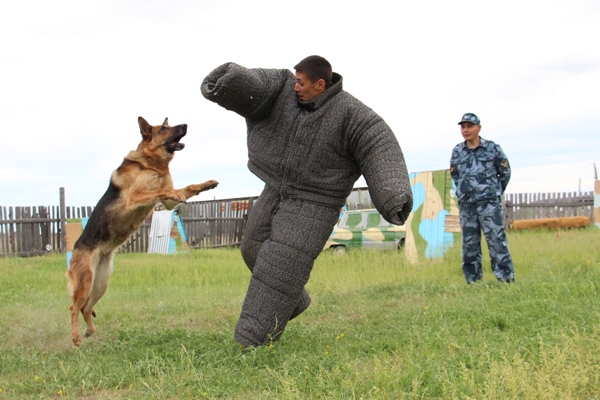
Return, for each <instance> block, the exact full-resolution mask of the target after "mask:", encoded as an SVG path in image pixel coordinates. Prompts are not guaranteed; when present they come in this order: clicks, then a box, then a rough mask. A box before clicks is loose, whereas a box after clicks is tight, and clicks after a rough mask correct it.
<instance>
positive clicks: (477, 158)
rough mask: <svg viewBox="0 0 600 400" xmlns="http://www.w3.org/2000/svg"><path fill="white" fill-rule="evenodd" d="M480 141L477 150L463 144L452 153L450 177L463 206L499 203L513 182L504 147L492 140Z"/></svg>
mask: <svg viewBox="0 0 600 400" xmlns="http://www.w3.org/2000/svg"><path fill="white" fill-rule="evenodd" d="M480 139H481V142H480V143H479V146H477V147H476V148H474V149H469V148H468V147H467V145H466V143H465V142H462V143H459V144H457V145H456V146H455V147H454V150H452V157H451V158H450V175H451V176H452V180H453V181H454V184H455V185H456V192H457V196H458V201H459V204H465V203H470V204H475V203H478V202H481V201H491V200H492V201H498V200H499V199H500V196H501V195H502V193H504V190H506V186H507V185H508V181H509V180H510V165H509V163H508V159H507V158H506V155H504V152H503V151H502V148H501V147H500V146H499V145H497V144H496V143H494V142H492V141H491V140H485V139H483V138H480Z"/></svg>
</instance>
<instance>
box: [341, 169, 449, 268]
mask: <svg viewBox="0 0 600 400" xmlns="http://www.w3.org/2000/svg"><path fill="white" fill-rule="evenodd" d="M409 177H410V185H411V189H412V192H413V209H412V212H411V213H410V216H409V217H408V220H407V221H406V224H405V225H406V239H405V247H404V253H405V255H406V257H407V258H408V260H409V261H411V262H417V261H418V259H419V257H426V258H430V259H435V258H441V257H443V256H444V254H446V252H447V251H448V249H450V248H451V247H453V246H455V245H460V240H461V236H460V222H459V217H458V202H457V199H456V196H455V191H456V187H455V186H454V182H453V181H452V178H451V176H450V170H448V169H445V170H438V171H426V172H414V173H411V174H410V175H409ZM347 206H348V208H349V209H351V210H353V209H364V208H373V207H374V206H373V204H372V202H371V198H370V196H369V190H368V188H357V189H355V190H353V191H352V193H351V194H350V196H348V199H347Z"/></svg>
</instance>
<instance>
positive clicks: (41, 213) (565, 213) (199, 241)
mask: <svg viewBox="0 0 600 400" xmlns="http://www.w3.org/2000/svg"><path fill="white" fill-rule="evenodd" d="M257 199H258V197H248V198H235V199H224V200H209V201H196V202H189V203H188V204H184V205H181V206H180V207H179V208H178V212H179V216H180V218H181V221H182V223H183V225H184V227H185V231H186V233H187V237H188V243H189V245H190V247H191V248H203V247H222V246H237V245H239V244H240V243H241V240H242V235H243V233H244V228H245V225H246V218H247V215H248V213H249V212H250V210H251V209H252V207H253V205H254V203H255V202H256V200H257ZM504 205H505V207H506V208H505V211H506V221H507V225H508V226H510V223H511V222H512V221H515V220H522V219H538V218H553V217H570V216H588V217H590V219H593V216H594V201H593V193H592V192H585V193H541V194H539V193H535V194H532V193H518V194H505V195H504ZM92 210H93V207H89V206H86V207H67V206H66V205H65V204H64V191H63V190H62V189H61V205H60V206H58V207H57V206H51V207H47V206H38V207H0V256H36V255H42V254H46V253H50V252H65V251H66V240H65V235H64V234H65V229H63V227H64V226H65V224H66V223H68V220H70V219H75V218H77V219H79V218H85V217H89V216H90V215H91V213H92ZM596 222H597V221H596ZM150 226H151V215H150V216H149V217H148V218H147V219H146V220H145V221H144V223H143V224H142V226H141V227H140V229H139V230H138V231H137V232H135V233H134V234H133V235H131V237H130V238H129V240H128V241H127V242H126V243H125V244H124V245H123V246H122V247H121V248H120V250H119V251H120V252H146V251H147V250H148V242H149V235H150Z"/></svg>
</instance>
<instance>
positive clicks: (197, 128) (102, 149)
mask: <svg viewBox="0 0 600 400" xmlns="http://www.w3.org/2000/svg"><path fill="white" fill-rule="evenodd" d="M0 16H1V17H0V19H1V20H2V23H1V24H0V37H1V38H2V39H1V41H0V66H1V73H0V117H1V120H2V128H3V129H2V145H1V147H0V148H1V149H2V150H1V154H2V155H1V157H0V206H26V205H31V206H37V205H58V203H59V188H60V187H64V188H65V191H66V200H67V205H69V206H90V205H95V204H96V203H97V201H98V200H99V198H100V197H101V196H102V194H103V193H104V191H105V190H106V188H107V186H108V182H109V178H110V174H111V172H112V171H113V170H114V169H116V168H117V167H118V166H119V164H120V163H121V161H122V159H123V157H124V156H125V155H126V154H127V153H128V152H129V151H130V150H132V149H135V147H136V146H137V144H138V142H139V141H140V135H139V129H138V126H137V118H138V116H143V117H144V118H146V120H148V122H150V123H151V124H153V125H157V124H160V123H162V121H163V120H164V118H165V117H168V118H169V122H170V124H171V125H177V124H180V123H187V124H188V135H187V136H186V137H185V138H184V140H183V142H184V143H185V144H186V147H185V149H184V150H183V151H181V152H178V153H176V156H175V159H174V160H173V161H172V163H171V172H172V175H173V180H174V182H175V186H176V187H183V186H185V185H187V184H190V183H200V182H204V181H205V180H208V179H216V180H218V181H219V182H220V183H221V184H220V185H219V187H218V188H217V189H215V190H212V191H209V192H206V193H203V194H201V195H200V196H197V197H195V198H194V199H193V200H206V199H213V198H217V199H225V198H233V197H247V196H254V195H258V194H260V191H261V189H262V182H260V181H259V180H258V179H257V178H256V177H254V176H253V175H252V174H251V173H250V172H249V171H248V170H247V167H246V163H247V154H246V135H245V122H244V120H243V119H242V118H241V117H239V116H238V115H237V114H234V113H232V112H229V111H226V110H224V109H222V108H220V107H219V106H217V105H216V104H214V103H211V102H209V101H207V100H205V99H204V98H203V97H202V95H201V94H200V90H199V87H200V83H201V82H202V80H203V78H204V77H205V76H206V75H207V74H208V73H209V72H210V71H211V70H212V69H213V68H215V67H217V66H218V65H220V64H222V63H224V62H228V61H234V62H237V63H238V64H241V65H244V66H246V67H250V68H253V67H265V68H288V69H291V70H293V66H294V65H295V64H296V63H297V62H298V61H300V60H301V59H302V58H304V57H305V56H308V55H311V54H318V55H322V56H324V57H326V58H327V59H328V60H329V61H330V62H331V64H332V66H333V69H334V71H336V72H338V73H340V74H341V75H342V76H343V77H344V88H345V90H346V91H348V92H349V93H351V94H353V95H354V96H356V97H357V98H359V99H360V100H361V101H362V102H364V103H365V104H367V105H368V106H369V107H371V108H372V109H373V110H375V111H376V112H377V113H379V114H380V115H381V116H382V117H383V118H384V119H385V120H386V122H387V123H388V124H389V125H390V127H391V128H392V129H393V131H394V132H395V134H396V136H397V138H398V141H399V142H400V145H401V147H402V150H403V152H404V156H405V158H406V161H407V165H408V169H409V172H419V171H430V170H438V169H446V168H448V162H449V159H450V153H451V151H452V148H453V147H454V146H455V145H456V144H457V143H458V142H460V141H461V139H462V138H461V135H460V131H459V127H458V125H457V122H458V121H459V119H460V117H461V116H462V114H463V113H465V112H474V113H476V114H477V115H479V117H480V118H481V121H482V122H481V123H482V126H483V128H482V132H481V136H482V137H484V138H486V139H490V140H493V141H495V142H497V143H499V144H500V145H501V146H502V148H503V149H504V152H505V153H506V155H507V156H508V158H509V160H510V163H511V166H512V171H513V175H512V180H511V182H510V183H509V185H508V189H507V192H509V193H520V192H558V191H559V192H564V191H579V190H580V189H581V190H582V191H591V190H593V178H594V173H595V171H594V165H596V167H597V168H600V51H599V50H598V47H599V44H598V38H600V23H599V21H600V1H598V0H558V1H553V0H539V1H538V0H518V1H516V0H506V1H503V2H491V1H484V0H476V1H467V0H457V1H446V0H433V1H410V2H409V1H402V0H401V1H391V0H388V1H377V0H372V1H353V0H350V1H349V0H340V1H337V0H334V1H328V0H321V1H318V2H312V1H305V2H287V1H281V0H274V1H261V0H257V1H249V0H230V1H228V0H219V1H203V0H195V1H193V0H189V1H183V0H168V1H166V0H165V1H161V0H154V1H152V0H138V1H126V0H118V1H117V0H115V1H94V2H92V1H81V0H72V1H65V0H57V1H46V0H43V1H42V0H32V1H8V0H0ZM357 184H358V185H361V186H362V185H364V181H362V179H361V180H359V182H358V183H357Z"/></svg>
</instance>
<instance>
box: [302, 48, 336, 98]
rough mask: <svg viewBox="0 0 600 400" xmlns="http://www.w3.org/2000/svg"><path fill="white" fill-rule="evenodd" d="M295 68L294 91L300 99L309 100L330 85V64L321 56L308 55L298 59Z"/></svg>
mask: <svg viewBox="0 0 600 400" xmlns="http://www.w3.org/2000/svg"><path fill="white" fill-rule="evenodd" d="M294 69H295V70H296V85H295V86H294V91H295V92H296V94H297V95H298V98H299V99H300V100H302V101H310V100H312V99H314V98H315V97H317V96H318V95H320V94H321V93H323V92H324V91H325V90H326V89H327V88H328V87H329V86H330V85H331V75H332V70H331V64H329V61H327V60H326V59H324V58H323V57H321V56H308V57H306V58H305V59H304V60H302V61H300V62H299V63H298V64H297V65H296V66H295V67H294Z"/></svg>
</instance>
